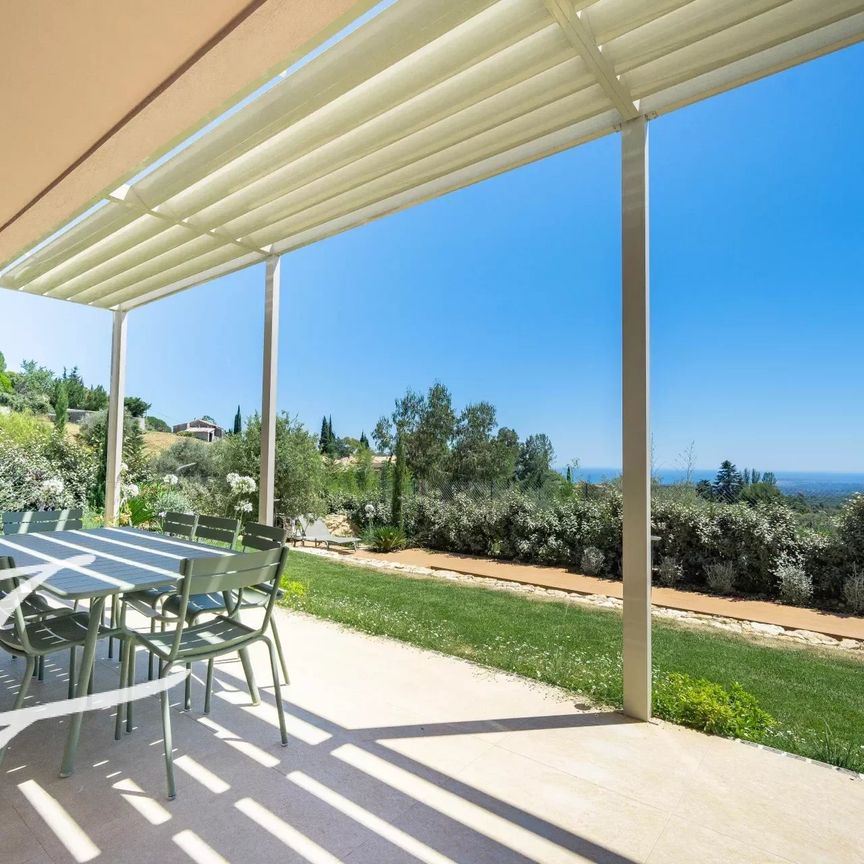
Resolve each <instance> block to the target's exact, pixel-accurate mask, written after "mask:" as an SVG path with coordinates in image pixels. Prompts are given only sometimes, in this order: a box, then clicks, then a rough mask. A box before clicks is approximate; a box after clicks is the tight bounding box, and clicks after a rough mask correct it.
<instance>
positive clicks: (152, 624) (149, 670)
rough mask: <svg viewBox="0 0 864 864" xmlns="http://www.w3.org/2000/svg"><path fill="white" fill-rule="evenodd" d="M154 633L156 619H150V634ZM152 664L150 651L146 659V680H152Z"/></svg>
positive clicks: (152, 659) (152, 656) (152, 658)
mask: <svg viewBox="0 0 864 864" xmlns="http://www.w3.org/2000/svg"><path fill="white" fill-rule="evenodd" d="M155 632H156V619H155V618H151V619H150V633H151V634H153V633H155ZM153 663H154V655H153V652H152V651H151V652H150V653H149V655H148V657H147V680H148V681H152V680H153Z"/></svg>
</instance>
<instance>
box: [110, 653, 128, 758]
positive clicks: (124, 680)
mask: <svg viewBox="0 0 864 864" xmlns="http://www.w3.org/2000/svg"><path fill="white" fill-rule="evenodd" d="M130 653H131V652H130V651H128V650H127V651H125V652H124V654H123V659H122V660H121V661H120V689H121V690H123V689H124V688H125V687H128V686H129V669H128V668H127V667H128V666H129V654H130ZM124 709H125V710H126V711H127V712H128V710H129V703H128V702H118V703H117V716H116V717H115V718H114V740H115V741H119V740H120V737H121V733H122V731H123V711H124Z"/></svg>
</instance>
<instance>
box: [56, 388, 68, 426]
mask: <svg viewBox="0 0 864 864" xmlns="http://www.w3.org/2000/svg"><path fill="white" fill-rule="evenodd" d="M68 419H69V394H68V393H67V392H66V382H65V381H64V380H62V379H61V380H60V381H58V382H57V390H56V393H55V395H54V428H55V429H56V430H57V434H58V435H62V434H63V432H64V431H65V430H66V421H67V420H68Z"/></svg>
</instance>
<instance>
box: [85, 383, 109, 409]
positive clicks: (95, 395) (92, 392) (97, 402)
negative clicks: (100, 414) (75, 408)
mask: <svg viewBox="0 0 864 864" xmlns="http://www.w3.org/2000/svg"><path fill="white" fill-rule="evenodd" d="M84 402H85V404H84V405H82V406H80V407H82V408H86V409H87V410H88V411H101V410H102V409H103V408H107V407H108V391H107V390H106V389H105V388H104V387H103V386H102V385H101V384H97V385H96V386H95V387H90V388H89V389H88V390H87V396H86V398H85V400H84Z"/></svg>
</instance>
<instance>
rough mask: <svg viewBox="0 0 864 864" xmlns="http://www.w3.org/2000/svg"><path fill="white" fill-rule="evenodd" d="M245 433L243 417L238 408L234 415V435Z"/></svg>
mask: <svg viewBox="0 0 864 864" xmlns="http://www.w3.org/2000/svg"><path fill="white" fill-rule="evenodd" d="M242 431H243V415H242V414H241V413H240V406H239V405H238V406H237V413H236V414H235V415H234V434H235V435H239V434H240V433H241V432H242Z"/></svg>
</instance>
